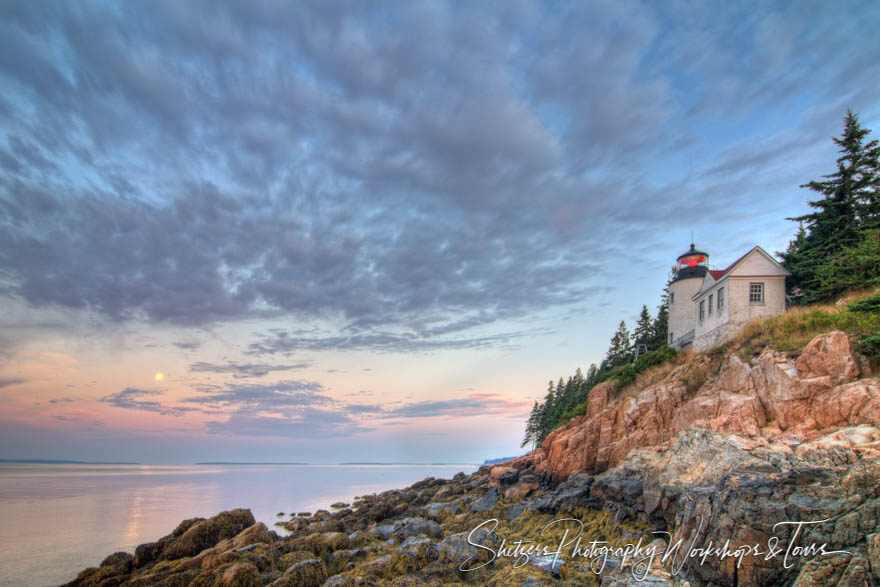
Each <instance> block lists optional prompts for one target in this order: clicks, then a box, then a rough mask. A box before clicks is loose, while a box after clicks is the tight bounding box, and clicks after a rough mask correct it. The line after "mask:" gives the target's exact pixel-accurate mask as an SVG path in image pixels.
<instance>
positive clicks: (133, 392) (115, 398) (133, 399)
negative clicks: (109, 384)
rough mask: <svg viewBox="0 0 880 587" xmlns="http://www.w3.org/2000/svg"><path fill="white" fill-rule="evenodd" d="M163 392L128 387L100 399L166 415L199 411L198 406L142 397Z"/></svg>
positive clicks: (120, 406)
mask: <svg viewBox="0 0 880 587" xmlns="http://www.w3.org/2000/svg"><path fill="white" fill-rule="evenodd" d="M163 393H164V392H162V391H153V390H147V389H137V388H134V387H127V388H125V389H123V390H122V391H120V392H118V393H114V394H112V395H107V396H104V397H102V398H101V399H100V401H102V402H104V403H106V404H110V405H111V406H113V407H116V408H123V409H126V410H138V411H141V412H156V413H157V414H162V415H165V416H182V415H184V414H185V413H187V412H194V411H198V410H197V408H191V407H176V406H169V405H165V404H163V403H161V402H159V401H155V400H144V399H141V398H143V397H156V396H161V395H163Z"/></svg>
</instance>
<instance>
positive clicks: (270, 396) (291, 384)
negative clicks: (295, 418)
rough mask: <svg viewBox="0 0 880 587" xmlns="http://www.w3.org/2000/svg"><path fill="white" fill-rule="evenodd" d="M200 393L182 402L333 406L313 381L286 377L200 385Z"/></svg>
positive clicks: (291, 408) (269, 407)
mask: <svg viewBox="0 0 880 587" xmlns="http://www.w3.org/2000/svg"><path fill="white" fill-rule="evenodd" d="M197 389H198V390H199V391H200V393H199V395H196V396H192V397H188V398H186V399H184V400H183V402H184V403H190V404H200V405H206V406H215V407H219V408H234V409H236V410H247V411H270V412H285V413H290V412H299V411H301V410H303V409H306V408H312V407H316V406H332V405H334V400H332V399H331V398H330V397H328V396H326V395H324V394H323V393H321V392H322V391H323V387H322V386H321V384H320V383H318V382H316V381H299V380H288V381H279V382H277V383H266V384H233V385H227V386H214V385H200V386H197Z"/></svg>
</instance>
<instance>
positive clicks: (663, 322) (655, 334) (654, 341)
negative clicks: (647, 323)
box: [648, 302, 669, 350]
mask: <svg viewBox="0 0 880 587" xmlns="http://www.w3.org/2000/svg"><path fill="white" fill-rule="evenodd" d="M649 341H650V342H649V343H648V349H649V350H657V349H659V348H660V347H662V346H663V345H665V344H668V343H669V306H668V305H666V303H665V302H664V303H662V304H661V305H660V306H658V307H657V317H656V318H654V322H653V323H652V324H651V336H650V338H649Z"/></svg>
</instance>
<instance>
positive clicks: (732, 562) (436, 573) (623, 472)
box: [68, 332, 880, 587]
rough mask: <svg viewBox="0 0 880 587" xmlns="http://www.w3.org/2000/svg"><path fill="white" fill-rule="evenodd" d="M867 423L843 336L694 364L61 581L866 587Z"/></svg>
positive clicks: (877, 385)
mask: <svg viewBox="0 0 880 587" xmlns="http://www.w3.org/2000/svg"><path fill="white" fill-rule="evenodd" d="M597 389H598V388H597ZM877 426H880V380H878V379H877V378H872V377H870V365H868V364H867V363H865V361H864V360H863V359H862V358H861V357H858V356H857V355H856V354H855V353H854V352H853V351H852V349H851V347H850V345H849V340H848V338H847V337H846V335H845V334H843V333H839V332H833V333H829V334H825V335H822V336H820V337H817V338H816V339H814V341H813V342H811V343H810V344H809V345H808V346H807V348H806V349H805V350H804V352H803V353H802V354H801V355H800V356H799V357H789V356H786V355H784V354H781V353H777V352H774V351H771V350H769V349H767V350H765V351H764V352H763V353H761V354H760V355H759V356H757V357H753V358H751V359H744V358H743V357H740V356H738V355H736V354H735V353H727V354H722V355H709V354H707V355H698V356H696V357H695V358H694V360H693V361H691V362H690V363H688V364H686V365H683V366H681V367H679V368H676V369H675V370H673V371H672V372H670V373H668V374H667V375H666V376H665V377H664V378H662V380H660V381H658V382H656V383H654V384H652V385H650V386H647V387H646V388H645V389H642V390H640V391H639V393H638V394H636V395H634V396H629V397H619V398H615V397H613V396H612V394H611V390H610V388H605V389H598V391H597V390H593V393H591V395H590V404H589V410H588V411H587V414H586V415H584V416H582V417H580V418H576V419H574V420H572V421H571V422H569V424H567V425H566V426H563V427H561V428H559V429H557V430H556V431H554V432H553V433H552V434H551V435H550V436H548V438H547V439H546V440H545V442H544V443H543V445H542V446H541V447H539V448H537V449H536V450H535V451H533V452H532V453H530V454H529V455H528V456H526V457H521V458H519V459H515V460H513V461H511V462H508V463H503V464H500V465H494V466H484V467H482V468H480V469H479V470H478V471H476V472H475V473H473V474H470V475H465V474H464V473H459V474H458V475H456V476H455V477H453V478H452V479H434V478H428V479H425V480H423V481H420V482H418V483H416V484H414V485H412V486H410V487H408V488H406V489H400V490H391V491H386V492H383V493H381V494H378V495H368V496H364V497H360V498H358V499H356V500H355V501H354V503H352V504H351V505H350V506H348V505H345V504H334V505H336V506H339V507H337V508H332V509H331V510H328V511H323V510H322V511H318V512H315V513H314V514H310V515H302V514H300V515H297V516H292V517H291V519H289V520H287V521H284V522H279V524H278V525H279V526H281V527H280V528H279V529H278V531H274V530H270V529H268V528H267V527H266V526H265V525H264V524H262V523H259V522H256V521H255V520H254V518H253V516H252V515H251V513H250V511H248V510H233V511H229V512H223V513H221V514H219V515H217V516H215V517H213V518H211V519H208V520H204V519H198V518H197V519H191V520H185V521H183V522H181V523H180V525H179V526H178V527H177V528H176V529H175V530H174V531H173V532H172V533H171V534H169V535H168V536H165V537H164V538H162V539H160V540H158V541H156V542H153V543H149V544H143V545H141V546H139V547H138V548H137V549H136V550H135V552H134V553H133V554H129V553H115V554H112V555H110V556H109V557H107V559H105V560H104V562H103V563H102V564H101V566H100V567H97V568H89V569H86V570H84V571H82V572H81V573H80V574H79V576H78V577H77V578H76V579H75V580H74V581H72V582H71V583H69V584H68V585H71V586H98V585H100V586H116V585H131V586H146V585H167V586H183V585H191V586H208V585H213V586H220V585H224V586H248V585H275V586H293V585H296V586H304V587H309V586H316V587H318V586H322V585H323V586H327V587H343V586H354V585H400V586H404V585H517V586H530V587H533V586H536V585H544V584H547V585H550V584H559V585H591V584H601V585H613V586H622V585H792V584H794V585H803V586H806V585H828V584H834V585H873V584H878V582H880V522H878V520H880V428H878V427H877ZM343 506H344V507H343ZM564 520H567V521H564ZM578 531H581V532H582V533H581V536H580V542H577V541H576V540H575V533H576V532H578ZM591 541H595V544H594V545H593V548H590V542H591ZM530 545H531V546H532V548H533V551H532V552H527V551H526V549H527V548H528V547H529V546H530ZM626 545H639V546H640V547H641V549H642V550H641V551H639V552H638V553H632V552H627V551H617V552H611V553H605V552H604V551H602V550H601V549H602V548H603V547H619V548H621V549H625V548H626ZM664 553H665V555H666V557H665V559H664ZM606 554H607V556H606ZM621 554H624V555H626V556H625V557H621V556H620V555H621Z"/></svg>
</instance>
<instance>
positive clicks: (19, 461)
mask: <svg viewBox="0 0 880 587" xmlns="http://www.w3.org/2000/svg"><path fill="white" fill-rule="evenodd" d="M0 463H7V464H13V465H142V464H143V463H136V462H131V461H69V460H65V459H0Z"/></svg>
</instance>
